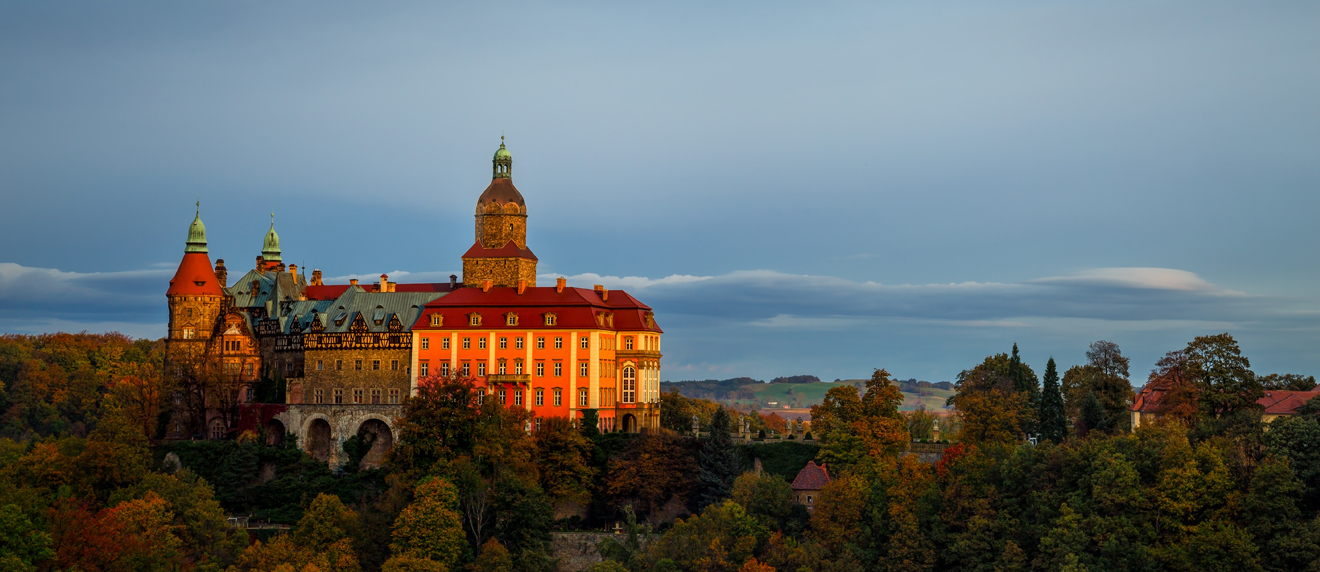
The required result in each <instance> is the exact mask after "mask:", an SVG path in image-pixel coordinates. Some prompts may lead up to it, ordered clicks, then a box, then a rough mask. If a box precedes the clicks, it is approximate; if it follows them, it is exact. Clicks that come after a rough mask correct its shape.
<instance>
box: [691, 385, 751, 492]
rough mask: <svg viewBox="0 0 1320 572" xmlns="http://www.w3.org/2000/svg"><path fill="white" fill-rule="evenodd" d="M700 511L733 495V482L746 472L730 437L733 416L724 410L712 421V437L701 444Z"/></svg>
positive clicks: (716, 412)
mask: <svg viewBox="0 0 1320 572" xmlns="http://www.w3.org/2000/svg"><path fill="white" fill-rule="evenodd" d="M697 462H698V473H697V484H698V487H699V489H700V493H699V496H698V497H697V504H698V508H705V507H706V506H707V505H711V504H717V503H719V502H721V501H723V500H724V499H726V498H729V495H731V494H733V480H734V479H736V478H738V475H739V474H740V473H741V472H742V462H741V461H740V460H739V459H738V452H737V451H735V450H734V449H733V439H732V438H731V437H729V412H728V411H726V410H725V409H724V408H723V407H721V408H719V409H718V410H716V411H715V415H714V416H713V417H711V420H710V435H709V436H707V437H706V438H705V439H704V440H703V442H702V443H701V454H700V456H699V457H698V460H697Z"/></svg>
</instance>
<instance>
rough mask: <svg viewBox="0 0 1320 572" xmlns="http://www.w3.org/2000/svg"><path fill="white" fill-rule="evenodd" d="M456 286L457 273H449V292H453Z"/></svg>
mask: <svg viewBox="0 0 1320 572" xmlns="http://www.w3.org/2000/svg"><path fill="white" fill-rule="evenodd" d="M456 288H458V275H457V274H450V275H449V291H450V292H453V291H454V289H456Z"/></svg>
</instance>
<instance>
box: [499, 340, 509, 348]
mask: <svg viewBox="0 0 1320 572" xmlns="http://www.w3.org/2000/svg"><path fill="white" fill-rule="evenodd" d="M500 349H502V350H507V349H509V338H500Z"/></svg>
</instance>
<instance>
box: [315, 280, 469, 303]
mask: <svg viewBox="0 0 1320 572" xmlns="http://www.w3.org/2000/svg"><path fill="white" fill-rule="evenodd" d="M349 286H350V285H349V284H323V285H320V286H308V287H307V289H306V291H305V292H306V294H307V299H308V300H334V299H335V298H338V297H340V296H342V295H343V294H344V292H346V291H348V288H349ZM372 286H375V285H372ZM390 286H391V287H393V288H394V292H397V293H404V292H438V293H441V294H444V293H447V292H449V283H448V282H423V283H418V284H400V283H398V282H391V283H390ZM458 287H459V288H462V287H463V283H462V282H460V283H459V284H458ZM363 289H364V290H367V289H368V288H366V287H364V288H363Z"/></svg>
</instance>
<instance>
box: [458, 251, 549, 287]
mask: <svg viewBox="0 0 1320 572" xmlns="http://www.w3.org/2000/svg"><path fill="white" fill-rule="evenodd" d="M486 280H490V281H491V282H492V283H493V285H494V286H506V287H515V286H517V285H518V281H519V280H525V281H527V286H528V287H533V286H536V261H535V260H530V259H527V258H464V259H463V284H464V285H465V286H469V287H476V288H480V287H481V283H482V282H484V281H486Z"/></svg>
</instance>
